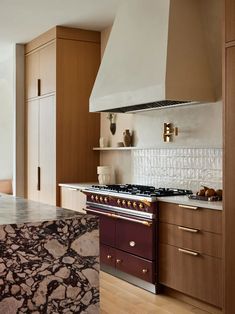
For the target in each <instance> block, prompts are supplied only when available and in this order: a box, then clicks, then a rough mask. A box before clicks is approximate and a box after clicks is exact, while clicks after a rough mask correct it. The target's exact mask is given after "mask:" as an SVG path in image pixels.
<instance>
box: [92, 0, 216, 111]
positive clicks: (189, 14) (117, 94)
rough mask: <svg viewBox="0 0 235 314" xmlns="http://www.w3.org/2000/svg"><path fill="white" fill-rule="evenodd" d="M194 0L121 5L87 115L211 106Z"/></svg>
mask: <svg viewBox="0 0 235 314" xmlns="http://www.w3.org/2000/svg"><path fill="white" fill-rule="evenodd" d="M200 2H201V1H199V0H126V1H124V2H123V4H122V6H121V7H120V9H119V11H118V13H117V15H116V18H115V21H114V25H113V27H112V31H111V34H110V38H109V41H108V44H107V47H106V50H105V53H104V56H103V60H102V63H101V65H100V69H99V72H98V75H97V78H96V81H95V84H94V87H93V91H92V94H91V97H90V111H91V112H102V111H107V112H134V111H138V110H146V109H147V110H149V109H156V108H159V107H160V108H163V107H169V106H178V105H185V104H188V103H194V102H210V101H215V98H216V97H215V90H214V86H213V81H212V76H211V68H210V62H209V58H210V56H209V54H208V52H207V49H206V38H205V31H204V28H203V23H202V11H201V7H200Z"/></svg>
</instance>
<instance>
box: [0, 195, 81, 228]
mask: <svg viewBox="0 0 235 314" xmlns="http://www.w3.org/2000/svg"><path fill="white" fill-rule="evenodd" d="M81 216H83V214H81V213H79V212H76V211H73V210H69V209H63V208H60V207H56V206H51V205H46V204H41V203H38V202H34V201H29V200H26V199H23V198H20V197H14V196H9V195H5V194H1V195H0V225H5V224H23V223H34V222H41V221H52V220H61V219H68V218H76V217H81Z"/></svg>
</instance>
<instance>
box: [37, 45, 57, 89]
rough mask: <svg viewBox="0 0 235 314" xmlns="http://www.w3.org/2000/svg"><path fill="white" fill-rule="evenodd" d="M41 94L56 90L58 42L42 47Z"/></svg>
mask: <svg viewBox="0 0 235 314" xmlns="http://www.w3.org/2000/svg"><path fill="white" fill-rule="evenodd" d="M40 80H41V95H46V94H48V93H52V92H55V90H56V43H55V42H53V43H51V44H50V45H47V46H45V47H43V48H42V49H40Z"/></svg>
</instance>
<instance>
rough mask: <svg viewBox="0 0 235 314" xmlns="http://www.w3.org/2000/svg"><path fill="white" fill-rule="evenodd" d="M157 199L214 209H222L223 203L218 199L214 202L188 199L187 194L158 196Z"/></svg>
mask: <svg viewBox="0 0 235 314" xmlns="http://www.w3.org/2000/svg"><path fill="white" fill-rule="evenodd" d="M157 199H158V201H160V202H166V203H174V204H182V205H188V206H196V207H203V208H209V209H215V210H222V209H223V206H222V205H223V203H222V202H220V201H214V202H206V201H197V200H190V199H189V198H188V197H187V196H167V197H158V198H157Z"/></svg>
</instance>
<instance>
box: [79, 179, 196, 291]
mask: <svg viewBox="0 0 235 314" xmlns="http://www.w3.org/2000/svg"><path fill="white" fill-rule="evenodd" d="M83 192H84V193H85V194H86V195H87V202H86V205H87V206H86V212H87V213H90V214H95V215H97V216H99V218H100V258H101V269H102V270H104V271H106V272H108V273H111V274H113V275H115V276H117V277H119V278H122V279H124V280H126V281H129V282H131V283H133V284H135V285H137V286H140V287H142V288H144V289H146V290H148V291H151V292H153V293H157V292H158V289H159V287H158V276H157V232H158V228H157V221H158V211H157V198H158V197H160V196H161V197H162V196H174V195H186V194H191V193H192V191H189V190H182V189H166V188H159V189H156V188H155V187H152V186H142V185H131V184H125V185H105V186H101V185H94V186H92V187H91V188H89V189H85V190H84V191H83Z"/></svg>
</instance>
